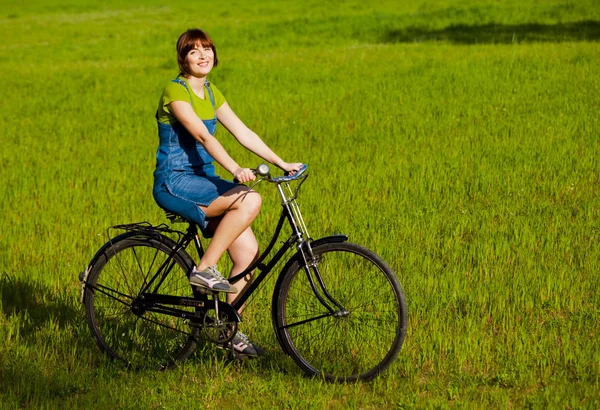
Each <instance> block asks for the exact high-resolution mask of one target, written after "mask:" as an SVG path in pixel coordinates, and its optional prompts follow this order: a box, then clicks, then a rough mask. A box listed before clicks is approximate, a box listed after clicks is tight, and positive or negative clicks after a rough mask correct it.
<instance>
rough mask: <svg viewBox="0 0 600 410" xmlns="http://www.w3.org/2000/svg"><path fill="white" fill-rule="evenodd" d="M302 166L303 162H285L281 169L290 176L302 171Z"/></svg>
mask: <svg viewBox="0 0 600 410" xmlns="http://www.w3.org/2000/svg"><path fill="white" fill-rule="evenodd" d="M302 165H303V164H302V162H285V163H283V164H282V166H281V167H280V168H281V169H283V170H284V171H285V172H287V173H289V174H290V175H294V174H295V173H296V172H298V171H300V168H302Z"/></svg>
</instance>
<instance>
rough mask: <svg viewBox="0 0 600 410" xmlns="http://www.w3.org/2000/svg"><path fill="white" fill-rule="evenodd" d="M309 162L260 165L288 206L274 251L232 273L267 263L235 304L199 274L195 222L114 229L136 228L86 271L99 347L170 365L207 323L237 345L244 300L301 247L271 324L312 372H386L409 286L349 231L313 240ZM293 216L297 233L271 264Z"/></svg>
mask: <svg viewBox="0 0 600 410" xmlns="http://www.w3.org/2000/svg"><path fill="white" fill-rule="evenodd" d="M306 171H307V167H306V166H305V165H304V166H303V167H302V169H301V170H300V171H299V172H297V173H296V174H295V175H292V176H281V177H271V175H270V173H269V167H268V166H267V165H265V164H262V165H260V166H259V167H258V168H257V169H256V170H254V172H255V174H256V175H257V176H259V179H258V180H257V182H256V184H258V183H260V182H262V181H268V182H271V183H274V184H275V185H276V187H277V190H278V192H279V195H280V197H281V201H282V202H281V204H282V208H283V209H282V211H281V215H280V217H279V221H278V222H277V226H276V228H275V232H274V234H273V237H272V239H271V241H270V242H269V244H268V246H267V248H266V249H265V251H264V252H263V253H262V254H261V255H260V256H259V257H258V258H257V260H256V261H255V262H254V263H253V264H252V265H251V266H249V267H248V268H247V269H246V270H245V271H244V272H241V273H240V274H238V275H235V276H233V277H230V278H229V279H228V280H229V282H230V283H232V284H233V283H236V282H238V281H239V280H241V279H242V278H243V277H244V276H245V275H247V274H248V273H249V272H251V271H253V270H255V269H256V271H258V272H260V273H259V274H258V276H257V277H256V279H255V280H254V281H253V282H252V283H251V285H250V286H249V287H247V288H246V289H245V290H244V291H243V292H242V293H241V294H240V295H239V296H238V297H237V298H236V300H235V301H234V302H232V304H228V303H226V302H224V301H221V300H219V293H214V292H211V291H208V290H206V289H202V288H198V287H194V286H192V285H190V283H189V282H188V275H189V273H190V272H191V270H192V268H193V266H194V261H193V259H192V258H191V257H190V256H189V254H188V253H187V252H186V248H187V247H188V245H189V244H190V243H192V242H193V243H194V245H195V246H194V247H195V248H196V251H197V253H198V257H199V258H200V257H202V255H203V247H202V243H201V242H200V239H199V235H198V227H197V226H196V225H195V224H194V223H191V222H189V221H185V220H183V219H182V218H181V217H179V216H177V215H175V214H172V213H169V212H167V217H168V218H169V219H170V220H171V222H187V223H188V227H187V230H186V231H185V232H182V231H178V230H174V229H171V228H169V227H168V226H167V225H165V224H161V225H158V226H153V225H151V224H149V223H147V222H142V223H135V224H126V225H116V226H114V227H111V228H109V230H110V229H121V230H125V233H123V234H121V235H118V236H116V237H114V238H112V239H109V241H108V242H107V243H106V244H104V246H102V248H100V250H99V251H98V252H97V253H96V255H95V256H94V257H93V258H92V260H91V261H90V263H89V265H88V267H87V269H86V270H85V272H82V273H81V274H80V278H79V279H80V281H81V302H82V303H84V305H85V311H86V320H87V322H88V324H89V327H90V330H91V332H92V335H93V337H94V339H95V341H96V343H97V344H98V346H99V347H100V349H101V350H102V351H103V352H104V353H106V354H107V355H108V356H109V357H110V358H112V359H117V360H120V361H122V362H125V363H126V364H127V365H128V366H131V367H134V368H140V367H153V366H154V367H157V368H161V369H165V368H172V367H174V366H176V365H177V364H179V363H181V362H183V361H184V360H185V359H186V358H187V357H188V356H189V355H190V354H191V353H192V352H193V351H194V348H195V346H196V343H197V342H198V341H199V339H200V333H201V332H202V333H203V334H204V336H205V338H206V339H208V340H209V341H212V342H214V343H216V344H217V345H219V346H220V347H226V348H227V347H228V348H230V349H231V346H230V345H229V342H230V341H231V340H232V338H233V336H234V335H235V332H236V331H237V325H238V323H239V322H240V316H239V314H238V309H239V308H240V307H241V306H242V305H244V303H247V301H248V298H249V297H250V296H251V295H252V294H253V292H255V291H256V290H257V289H258V288H259V287H260V286H261V284H263V282H264V280H265V278H266V277H267V276H268V275H269V273H270V272H271V270H273V268H274V267H275V266H276V265H278V263H279V262H280V260H281V259H282V257H283V256H284V255H285V254H286V253H287V252H288V251H289V250H292V249H294V248H295V250H296V252H295V254H293V256H292V257H291V258H290V259H289V260H288V261H287V262H286V263H285V265H284V267H283V268H282V269H281V271H280V274H279V277H278V279H277V282H276V284H275V288H274V292H273V296H272V308H271V316H272V322H273V327H274V330H275V333H276V336H277V340H278V341H279V344H280V345H281V348H282V349H283V351H284V352H285V353H286V354H288V355H289V356H291V358H292V359H293V360H294V361H295V362H296V363H297V365H298V366H299V367H300V368H301V369H302V370H303V371H305V372H306V373H307V374H309V375H317V376H321V377H323V378H325V379H326V380H328V381H339V382H353V381H357V380H362V381H368V380H371V379H373V378H374V377H375V376H377V375H378V374H379V373H381V372H382V371H384V370H385V369H386V368H387V367H388V366H389V365H390V364H391V363H392V361H393V360H394V359H395V358H396V356H397V355H398V352H399V351H400V348H401V346H402V343H403V341H404V336H405V333H406V302H405V297H404V293H403V291H402V288H401V285H400V283H399V281H398V279H397V278H396V276H395V274H394V273H393V271H392V270H391V269H390V267H389V266H388V265H387V264H386V263H385V262H384V261H383V260H382V259H381V258H380V257H379V256H377V255H376V254H375V253H374V252H372V251H370V250H368V249H366V248H364V247H362V246H360V245H357V244H354V243H351V242H348V237H347V236H346V235H343V234H342V235H332V236H326V237H323V238H320V239H316V240H313V239H312V238H311V237H310V235H309V233H308V230H307V227H306V224H305V222H304V219H303V218H302V214H301V213H300V208H299V206H298V203H297V197H298V194H299V191H300V187H301V186H302V184H303V183H304V182H305V181H306V178H307V176H308V172H306ZM292 183H294V184H297V186H296V187H295V189H292ZM256 184H254V185H253V187H254V186H255V185H256ZM286 220H287V222H288V223H289V226H290V228H291V231H292V232H291V235H290V236H289V237H288V238H287V240H284V241H283V242H282V244H281V247H280V248H279V250H277V251H276V252H275V254H274V255H273V256H272V257H271V258H270V259H269V260H268V261H267V260H266V259H267V256H268V255H269V254H270V253H271V252H272V250H273V248H274V246H275V243H276V242H277V239H278V238H279V236H280V233H281V231H282V229H283V225H284V221H286ZM167 235H171V236H176V237H177V240H175V239H172V238H171V237H169V236H167ZM109 238H110V235H109ZM231 352H232V354H233V349H231Z"/></svg>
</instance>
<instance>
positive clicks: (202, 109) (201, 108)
mask: <svg viewBox="0 0 600 410" xmlns="http://www.w3.org/2000/svg"><path fill="white" fill-rule="evenodd" d="M177 78H178V79H180V80H183V81H185V83H186V84H187V86H188V90H189V91H190V92H189V93H188V91H187V90H186V89H185V87H184V86H183V85H181V84H179V83H174V82H170V83H169V85H167V87H166V88H165V90H164V91H163V93H162V96H161V97H160V101H159V103H158V121H160V122H162V123H163V124H174V123H176V122H177V119H176V118H175V116H174V115H173V114H171V112H170V111H169V104H170V103H171V102H173V101H185V102H188V103H189V102H190V95H191V96H192V108H193V109H194V112H195V113H196V115H197V116H198V117H199V118H200V119H201V120H212V119H213V118H215V112H214V111H213V107H212V104H211V103H210V97H209V95H208V91H207V90H206V86H204V99H202V98H200V97H198V96H197V95H196V93H195V92H194V91H193V90H192V87H190V84H189V83H188V82H187V80H186V79H185V78H184V77H182V76H179V77H177ZM210 89H211V90H212V92H213V96H214V97H215V110H217V109H218V108H219V107H220V106H221V105H223V104H224V103H225V97H224V96H223V94H221V91H219V90H218V89H217V87H215V86H214V84H212V83H211V84H210Z"/></svg>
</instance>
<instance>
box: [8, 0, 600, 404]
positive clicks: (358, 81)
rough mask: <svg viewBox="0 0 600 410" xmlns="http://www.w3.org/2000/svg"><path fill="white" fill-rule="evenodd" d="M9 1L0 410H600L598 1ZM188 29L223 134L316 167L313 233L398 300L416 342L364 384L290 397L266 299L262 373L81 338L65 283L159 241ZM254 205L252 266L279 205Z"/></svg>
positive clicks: (305, 381)
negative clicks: (155, 366)
mask: <svg viewBox="0 0 600 410" xmlns="http://www.w3.org/2000/svg"><path fill="white" fill-rule="evenodd" d="M1 4H2V8H1V9H2V12H1V14H0V33H1V37H0V38H1V39H2V42H1V43H0V67H1V70H2V75H1V76H0V86H1V89H2V90H3V95H4V99H3V102H2V105H1V108H0V138H1V145H0V164H1V167H0V181H1V182H0V213H1V215H2V217H1V218H0V408H6V409H12V408H52V409H54V408H124V409H138V408H139V409H148V408H153V409H154V408H156V409H159V408H165V409H171V408H172V409H179V408H184V407H185V406H187V407H190V408H226V409H227V408H289V409H299V408H302V409H305V408H309V409H312V408H314V409H321V408H333V409H338V408H339V409H347V408H354V409H375V408H396V409H404V408H507V407H514V408H524V407H526V408H598V407H600V394H599V393H598V392H599V391H600V367H599V366H600V338H599V337H598V334H600V320H599V314H600V290H599V286H598V271H599V269H600V245H599V243H598V242H599V239H600V223H599V221H600V174H599V172H600V167H599V164H598V158H599V157H600V137H599V134H598V130H600V116H599V115H598V112H599V110H600V43H599V42H600V4H599V3H598V2H597V1H596V0H571V1H566V0H565V1H562V2H559V0H526V1H523V0H519V1H517V0H507V1H502V2H498V1H495V0H466V1H465V0H463V1H457V0H441V1H430V0H415V1H413V2H400V1H391V0H382V1H379V2H377V3H376V4H375V3H373V4H369V3H367V2H364V1H354V0H336V1H314V0H309V1H303V2H300V1H291V0H261V1H247V0H233V1H231V2H226V3H218V2H211V3H208V2H183V1H179V0H176V1H172V2H169V3H168V4H167V3H164V2H159V1H155V0H149V1H143V2H142V1H140V0H127V1H86V2H84V1H81V0H70V1H60V2H59V1H57V0H42V1H38V2H35V4H34V3H33V2H31V3H26V4H22V3H18V2H15V1H14V0H2V2H1ZM195 26H197V27H201V28H203V29H205V30H206V31H208V32H209V33H210V34H211V36H212V37H213V39H214V40H215V43H216V45H217V50H218V53H219V59H220V65H219V67H217V68H216V69H215V70H214V71H213V72H212V73H211V75H210V79H211V81H212V82H213V83H214V84H216V85H217V86H218V87H219V89H220V90H221V91H223V93H224V95H225V96H226V97H227V99H228V101H229V104H230V105H231V106H232V108H233V109H234V110H235V111H236V113H237V114H238V115H239V116H240V117H241V118H242V119H243V120H244V121H245V123H246V124H247V125H248V126H249V127H250V128H252V129H253V130H254V131H256V132H257V134H259V135H260V136H261V137H262V138H263V139H264V140H265V141H267V143H268V144H269V145H270V146H271V147H272V148H273V149H274V150H275V151H276V152H278V153H279V154H280V155H281V156H282V157H283V158H284V159H286V160H289V161H302V162H305V163H307V164H308V165H309V167H310V173H311V176H310V178H309V179H308V181H307V183H306V184H305V185H304V187H303V192H302V196H301V198H300V206H301V208H302V210H303V214H304V217H305V219H306V222H307V225H308V227H309V230H310V232H311V234H312V235H313V236H314V237H320V236H325V235H329V234H332V233H346V234H348V235H349V237H350V240H351V241H353V242H356V243H359V244H363V245H365V246H367V247H369V248H372V249H373V250H375V251H376V252H377V253H379V254H380V255H381V256H382V257H383V258H384V259H385V260H387V261H388V263H389V264H390V265H391V266H392V267H393V269H394V270H395V271H396V273H397V275H398V278H399V279H400V282H401V283H402V286H403V288H404V292H405V294H406V298H407V303H408V315H409V316H408V318H409V321H408V333H407V337H406V340H405V343H404V346H403V348H402V350H401V352H400V355H399V356H398V358H397V360H396V361H395V362H394V364H393V365H392V366H391V367H390V368H389V369H388V370H387V372H386V373H384V374H383V375H382V376H380V377H379V378H377V379H376V380H374V381H373V382H371V383H365V384H361V383H359V384H352V385H332V384H327V383H324V382H322V381H320V380H315V379H310V378H306V377H304V375H303V374H302V372H301V371H300V369H298V368H297V367H296V366H295V364H294V363H293V362H292V361H291V359H289V358H287V357H286V356H285V355H284V354H283V353H282V352H281V349H280V347H279V345H278V343H277V340H276V339H275V336H274V333H273V330H272V328H271V322H270V294H269V293H268V292H267V291H265V292H264V293H263V294H261V295H259V297H257V298H255V299H254V300H253V302H252V304H251V305H250V306H249V308H248V313H247V314H245V317H244V319H245V321H244V323H243V329H244V331H246V332H247V333H248V334H249V335H250V336H251V337H252V339H253V340H255V341H256V342H257V343H259V344H260V345H261V346H263V347H264V348H265V349H266V350H267V356H266V357H264V358H261V359H260V360H252V361H244V362H241V363H231V362H228V361H226V360H224V358H223V356H222V354H220V353H219V352H217V351H215V350H214V349H213V348H212V347H211V346H209V345H207V346H206V347H205V348H203V347H202V346H200V347H199V349H198V351H197V353H196V355H195V356H194V357H193V358H190V359H189V360H188V361H187V362H186V363H185V364H184V365H183V366H181V367H179V368H177V369H175V370H172V371H166V372H157V371H151V370H148V371H143V372H133V371H130V370H127V369H125V368H123V367H122V366H119V365H118V364H115V363H112V362H110V361H108V360H106V359H105V358H104V357H103V356H102V354H101V353H100V351H99V350H98V349H97V347H96V345H95V343H94V341H93V340H92V337H91V335H90V332H89V329H88V327H87V324H86V323H85V314H84V310H83V306H82V305H81V304H80V303H79V300H78V297H79V282H78V280H77V275H78V273H79V272H80V271H82V270H84V269H85V267H86V265H87V263H88V262H89V260H90V259H91V257H92V256H93V255H94V253H95V251H96V250H97V249H98V248H99V247H100V246H101V245H102V244H103V243H104V242H106V240H107V233H106V230H107V228H108V227H110V226H112V225H115V224H119V223H127V222H135V221H150V222H152V223H163V222H166V219H165V216H164V212H162V211H161V210H160V209H159V208H158V207H157V206H156V204H155V203H154V201H153V199H152V195H151V188H152V172H153V169H154V164H155V154H156V147H157V137H156V124H155V120H154V112H155V110H156V106H157V102H158V98H159V96H160V93H161V91H162V89H163V88H164V87H165V85H166V84H167V83H168V82H169V81H170V80H171V79H172V78H174V77H175V76H176V75H177V73H178V71H177V63H176V58H175V52H174V44H175V41H176V40H177V37H178V36H179V34H180V33H181V32H183V31H184V30H186V29H187V28H189V27H195ZM217 136H218V138H219V139H220V140H221V141H222V143H223V145H224V146H225V147H226V149H228V150H229V152H230V153H231V154H232V156H233V157H234V158H236V160H237V161H238V162H239V163H240V164H244V165H246V166H255V165H257V164H258V163H259V162H260V160H259V159H258V158H256V157H255V156H253V155H252V154H250V153H248V152H247V151H245V150H244V149H243V148H242V147H241V146H240V145H239V144H237V143H236V142H235V140H234V139H233V138H232V137H231V136H230V135H229V134H228V133H227V131H226V130H225V129H223V128H220V129H219V130H218V132H217ZM220 172H221V173H222V175H225V172H224V171H223V170H220ZM260 192H261V194H262V196H263V200H264V205H263V209H262V211H261V215H260V216H259V218H258V220H257V221H256V222H255V232H256V235H257V238H258V240H259V242H260V243H261V244H263V246H264V245H265V244H266V241H267V240H268V239H269V237H270V233H271V232H272V230H273V228H274V223H275V222H276V219H277V212H278V208H279V203H278V201H277V198H276V196H275V191H274V189H273V187H271V186H267V185H264V186H262V187H260ZM227 263H228V262H227V261H225V262H224V266H227Z"/></svg>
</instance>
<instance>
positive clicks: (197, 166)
mask: <svg viewBox="0 0 600 410" xmlns="http://www.w3.org/2000/svg"><path fill="white" fill-rule="evenodd" d="M172 81H173V82H176V83H179V84H181V85H182V86H183V87H185V89H186V91H187V92H188V94H190V104H192V105H193V101H192V95H191V91H190V90H189V89H188V87H187V84H186V83H185V81H183V80H181V79H175V80H172ZM204 85H205V89H206V90H207V91H208V96H209V98H210V102H211V104H212V107H213V112H214V117H213V119H211V120H202V122H203V123H204V125H206V128H208V132H209V133H210V134H211V135H214V134H215V131H216V129H217V115H216V110H215V99H214V96H213V93H212V90H211V89H210V84H209V82H208V81H206V82H205V83H204ZM157 117H158V115H157ZM157 123H158V137H159V140H160V145H159V147H158V150H157V152H156V170H155V171H154V188H153V190H152V194H153V196H154V200H155V201H156V203H157V204H158V205H159V206H160V207H161V208H163V209H165V210H167V211H171V212H174V213H176V214H178V215H181V216H182V217H184V218H185V219H187V220H189V221H192V222H195V223H196V224H198V226H199V227H200V228H201V229H204V228H206V225H207V224H208V222H207V221H206V218H205V215H204V212H203V211H202V210H201V209H200V208H199V205H202V206H208V205H210V204H211V202H212V201H214V200H215V199H217V198H218V197H219V196H221V195H223V194H224V193H225V192H227V191H229V190H231V189H233V188H235V187H236V186H237V184H235V183H233V182H230V181H226V180H224V179H222V178H221V177H219V176H218V175H216V174H215V166H214V165H213V161H214V159H213V157H211V156H210V154H209V153H208V152H206V150H205V149H204V147H203V146H202V144H200V143H199V142H198V141H197V140H196V139H195V138H194V137H192V135H191V134H190V133H189V132H188V130H187V129H186V128H185V127H184V126H183V125H181V124H180V123H179V122H177V123H174V124H163V123H161V122H160V121H158V119H157Z"/></svg>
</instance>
